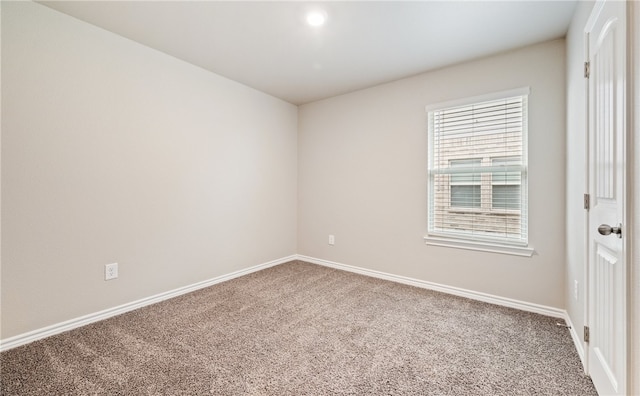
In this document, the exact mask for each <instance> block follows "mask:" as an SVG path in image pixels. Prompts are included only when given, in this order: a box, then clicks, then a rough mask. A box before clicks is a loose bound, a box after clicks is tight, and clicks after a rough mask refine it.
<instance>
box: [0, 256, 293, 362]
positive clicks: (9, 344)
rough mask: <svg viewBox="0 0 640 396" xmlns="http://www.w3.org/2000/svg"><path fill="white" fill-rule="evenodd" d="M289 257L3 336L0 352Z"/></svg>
mask: <svg viewBox="0 0 640 396" xmlns="http://www.w3.org/2000/svg"><path fill="white" fill-rule="evenodd" d="M292 260H297V255H291V256H288V257H283V258H280V259H277V260H273V261H269V262H267V263H263V264H259V265H255V266H253V267H249V268H245V269H242V270H239V271H234V272H232V273H229V274H226V275H221V276H218V277H215V278H211V279H208V280H205V281H202V282H197V283H194V284H191V285H187V286H183V287H179V288H177V289H174V290H170V291H167V292H164V293H160V294H156V295H154V296H150V297H146V298H143V299H140V300H137V301H132V302H130V303H126V304H123V305H119V306H117V307H113V308H109V309H105V310H103V311H99V312H95V313H92V314H89V315H85V316H81V317H79V318H75V319H71V320H67V321H64V322H61V323H57V324H54V325H51V326H47V327H43V328H41V329H37V330H33V331H30V332H27V333H24V334H19V335H17V336H14V337H10V338H7V339H5V340H0V352H2V351H6V350H9V349H11V348H15V347H18V346H21V345H25V344H28V343H30V342H33V341H37V340H40V339H42V338H46V337H50V336H52V335H55V334H60V333H63V332H65V331H69V330H72V329H75V328H78V327H81V326H86V325H88V324H90V323H94V322H97V321H100V320H104V319H108V318H111V317H113V316H116V315H120V314H123V313H125V312H129V311H133V310H134V309H138V308H142V307H145V306H147V305H151V304H155V303H158V302H160V301H164V300H167V299H170V298H173V297H177V296H180V295H182V294H186V293H191V292H193V291H196V290H199V289H203V288H205V287H209V286H212V285H215V284H217V283H221V282H224V281H228V280H231V279H234V278H238V277H240V276H243V275H247V274H250V273H252V272H256V271H260V270H263V269H265V268H269V267H273V266H276V265H279V264H284V263H286V262H289V261H292Z"/></svg>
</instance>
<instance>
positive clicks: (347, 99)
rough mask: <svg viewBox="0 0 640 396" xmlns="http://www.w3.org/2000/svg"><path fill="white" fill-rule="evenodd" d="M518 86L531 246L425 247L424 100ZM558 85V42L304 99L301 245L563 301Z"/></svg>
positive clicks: (325, 254) (353, 261) (494, 290)
mask: <svg viewBox="0 0 640 396" xmlns="http://www.w3.org/2000/svg"><path fill="white" fill-rule="evenodd" d="M523 86H530V87H531V94H530V96H529V216H530V220H529V223H530V226H529V241H530V246H532V247H533V248H534V249H535V254H534V256H533V257H531V258H524V257H516V256H510V255H502V254H495V253H483V252H477V251H468V250H459V249H454V248H445V247H436V246H427V245H425V243H424V240H423V237H424V236H425V234H426V230H427V204H426V200H427V173H426V167H427V115H426V113H425V105H429V104H434V103H438V102H442V101H447V100H453V99H458V98H464V97H470V96H476V95H482V94H486V93H491V92H495V91H502V90H507V89H513V88H519V87H523ZM565 86H566V85H565V42H564V40H556V41H551V42H547V43H542V44H539V45H534V46H531V47H527V48H523V49H520V50H517V51H513V52H509V53H505V54H501V55H497V56H492V57H489V58H485V59H481V60H478V61H474V62H469V63H465V64H460V65H457V66H453V67H448V68H445V69H441V70H437V71H433V72H429V73H425V74H421V75H418V76H415V77H412V78H407V79H403V80H400V81H396V82H392V83H389V84H384V85H381V86H377V87H373V88H370V89H365V90H362V91H358V92H354V93H351V94H347V95H343V96H339V97H335V98H331V99H327V100H324V101H319V102H315V103H311V104H308V105H304V106H301V107H300V110H299V115H298V118H299V132H298V139H299V144H298V253H299V254H302V255H307V256H311V257H315V258H319V259H324V260H330V261H334V262H338V263H342V264H347V265H354V266H359V267H365V268H368V269H371V270H377V271H383V272H387V273H392V274H396V275H402V276H408V277H412V278H417V279H421V280H426V281H431V282H437V283H441V284H445V285H449V286H455V287H461V288H465V289H470V290H474V291H478V292H484V293H490V294H493V295H497V296H501V297H507V298H513V299H518V300H523V301H527V302H531V303H537V304H542V305H546V306H551V307H557V308H563V307H564V305H565V293H564V290H565V284H566V282H565V232H564V230H565V210H564V208H565V172H564V169H565V156H566V150H565V94H564V92H565V89H564V88H565ZM329 234H334V235H335V238H336V242H335V246H330V245H328V243H327V238H328V235H329Z"/></svg>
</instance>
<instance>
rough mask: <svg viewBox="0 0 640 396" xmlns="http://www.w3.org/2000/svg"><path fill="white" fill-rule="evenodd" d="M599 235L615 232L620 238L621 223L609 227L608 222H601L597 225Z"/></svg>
mask: <svg viewBox="0 0 640 396" xmlns="http://www.w3.org/2000/svg"><path fill="white" fill-rule="evenodd" d="M598 232H599V233H600V235H609V234H616V235H617V236H618V238H622V224H618V226H617V227H611V226H610V225H609V224H601V225H600V227H598Z"/></svg>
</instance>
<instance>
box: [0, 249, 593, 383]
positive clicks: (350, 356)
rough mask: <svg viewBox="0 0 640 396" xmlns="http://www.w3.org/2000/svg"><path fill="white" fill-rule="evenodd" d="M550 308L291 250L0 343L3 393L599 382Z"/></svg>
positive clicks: (0, 370)
mask: <svg viewBox="0 0 640 396" xmlns="http://www.w3.org/2000/svg"><path fill="white" fill-rule="evenodd" d="M557 321H558V320H557V319H554V318H549V317H545V316H541V315H537V314H531V313H526V312H521V311H518V310H515V309H510V308H504V307H499V306H494V305H490V304H485V303H481V302H477V301H472V300H468V299H464V298H460V297H455V296H450V295H446V294H441V293H437V292H433V291H429V290H424V289H420V288H415V287H410V286H405V285H400V284H396V283H392V282H388V281H384V280H379V279H375V278H369V277H365V276H361V275H356V274H352V273H348V272H343V271H338V270H334V269H330V268H325V267H321V266H316V265H312V264H307V263H302V262H292V263H287V264H283V265H279V266H276V267H273V268H269V269H266V270H263V271H260V272H256V273H253V274H250V275H247V276H244V277H241V278H237V279H234V280H231V281H228V282H224V283H221V284H218V285H215V286H212V287H209V288H206V289H202V290H199V291H196V292H193V293H190V294H186V295H183V296H181V297H177V298H175V299H172V300H168V301H164V302H161V303H158V304H155V305H152V306H149V307H145V308H142V309H139V310H136V311H133V312H130V313H126V314H123V315H120V316H117V317H114V318H111V319H108V320H105V321H102V322H98V323H95V324H91V325H88V326H85V327H82V328H79V329H76V330H72V331H69V332H67V333H63V334H60V335H57V336H53V337H50V338H47V339H44V340H41V341H36V342H34V343H31V344H29V345H25V346H22V347H18V348H15V349H11V350H9V351H6V352H3V353H2V354H1V355H0V359H1V360H0V364H1V368H0V374H1V381H2V382H1V385H0V389H1V394H2V395H50V394H65V395H69V394H79V395H86V394H110V395H147V394H148V395H206V394H216V395H347V394H348V395H595V394H596V392H595V390H594V388H593V385H592V383H591V381H590V380H589V378H588V377H586V376H585V375H584V374H583V373H582V368H581V364H580V361H579V358H578V355H577V353H576V351H575V348H574V346H573V344H572V341H571V337H570V335H569V332H568V330H567V329H565V328H563V327H559V326H557V325H556V322H557Z"/></svg>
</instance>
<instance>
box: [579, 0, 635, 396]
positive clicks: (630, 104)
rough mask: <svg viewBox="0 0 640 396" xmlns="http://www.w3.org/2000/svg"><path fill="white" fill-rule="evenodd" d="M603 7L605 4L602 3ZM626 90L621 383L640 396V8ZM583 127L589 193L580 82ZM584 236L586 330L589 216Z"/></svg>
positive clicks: (630, 19)
mask: <svg viewBox="0 0 640 396" xmlns="http://www.w3.org/2000/svg"><path fill="white" fill-rule="evenodd" d="M603 1H605V0H603ZM603 1H597V2H596V4H594V6H593V8H592V10H591V13H592V14H593V11H594V10H596V8H597V7H598V6H599V4H600V3H601V2H603ZM626 19H627V20H626V29H627V33H626V45H625V49H626V76H625V78H626V86H625V90H626V93H625V96H626V97H625V101H626V103H625V106H626V108H625V113H626V114H625V132H624V134H625V136H624V140H625V144H626V147H625V159H626V161H625V165H624V178H625V184H626V186H625V199H624V205H623V210H622V212H623V218H622V222H623V230H624V233H625V238H626V243H625V248H624V249H625V251H624V252H623V253H624V254H625V260H626V273H625V278H626V285H627V293H626V295H625V299H626V304H625V305H626V309H627V310H626V319H627V328H626V330H625V332H626V334H625V337H626V345H627V357H626V366H627V367H626V382H627V384H626V385H627V386H626V389H627V392H628V393H629V394H638V395H640V158H639V156H640V2H636V1H628V0H627V1H626ZM590 24H591V16H590V17H589V18H588V20H587V22H586V24H585V29H584V54H585V62H589V57H590V54H589V34H588V33H587V29H588V27H589V25H590ZM584 84H585V88H584V89H585V99H586V100H585V121H586V124H585V125H586V126H587V128H586V130H585V137H586V145H585V166H584V169H585V183H586V185H585V189H586V191H588V192H589V193H591V188H592V186H591V185H590V183H589V177H590V173H589V160H590V147H591V146H590V145H591V142H590V139H589V135H590V134H589V116H590V114H589V80H588V79H585V83H584ZM584 216H585V224H586V227H585V230H584V251H585V253H586V254H585V260H584V276H583V284H584V285H585V288H584V290H585V298H584V307H583V308H584V309H583V314H584V322H585V325H588V324H589V320H590V318H589V311H590V305H589V304H590V293H591V291H590V290H589V280H590V279H589V270H590V266H589V265H590V263H589V259H590V257H589V229H590V227H593V225H592V224H590V222H589V213H588V211H585V215H584ZM583 348H584V356H583V358H584V359H583V365H584V370H585V373H586V374H589V372H588V367H589V359H590V356H589V345H588V344H587V343H586V342H585V341H584V339H583Z"/></svg>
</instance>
